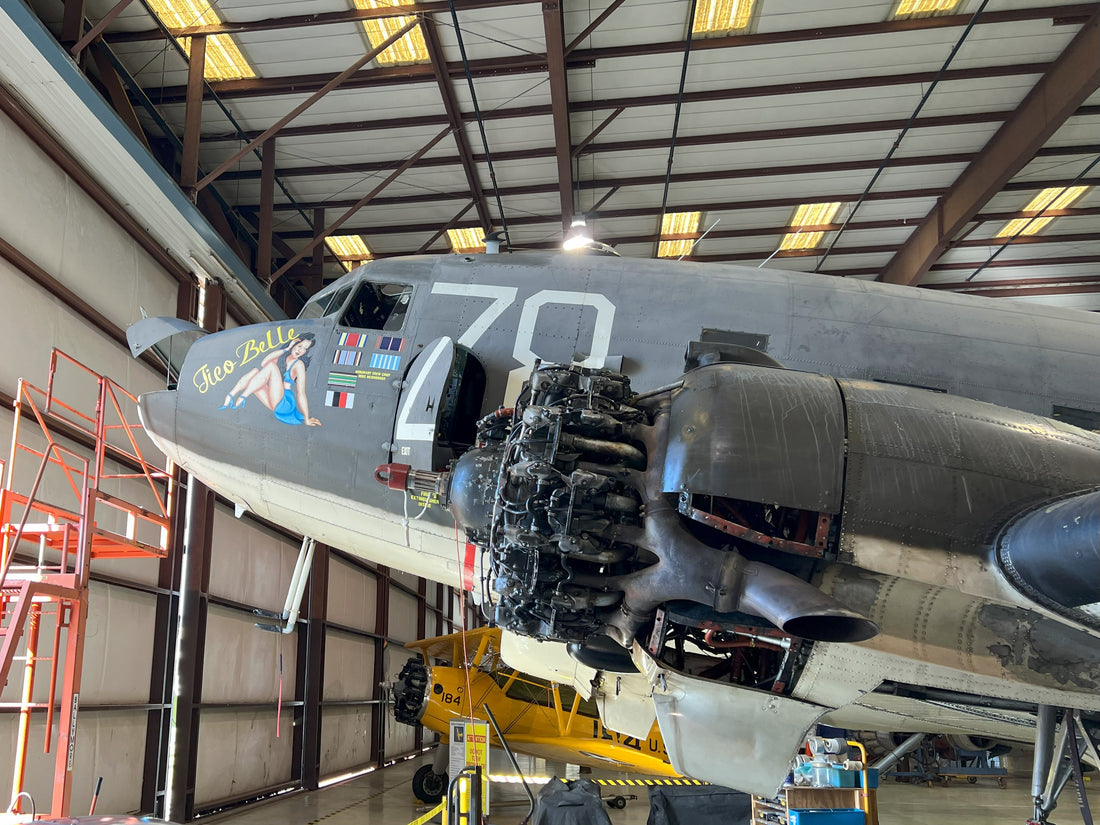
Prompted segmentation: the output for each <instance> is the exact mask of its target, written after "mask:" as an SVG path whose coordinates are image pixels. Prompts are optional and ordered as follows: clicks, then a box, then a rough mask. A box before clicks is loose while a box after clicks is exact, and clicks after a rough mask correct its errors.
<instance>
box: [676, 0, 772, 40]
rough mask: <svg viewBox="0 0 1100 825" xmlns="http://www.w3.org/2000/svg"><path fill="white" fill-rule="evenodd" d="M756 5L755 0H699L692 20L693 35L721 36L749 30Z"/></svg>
mask: <svg viewBox="0 0 1100 825" xmlns="http://www.w3.org/2000/svg"><path fill="white" fill-rule="evenodd" d="M755 5H756V3H755V0H699V2H698V4H697V5H696V6H695V18H694V19H693V20H692V21H691V36H692V37H720V36H722V35H726V34H730V33H731V32H734V33H744V32H747V31H748V30H749V25H750V24H751V23H752V12H753V8H754V6H755Z"/></svg>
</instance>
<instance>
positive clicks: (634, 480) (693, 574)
mask: <svg viewBox="0 0 1100 825" xmlns="http://www.w3.org/2000/svg"><path fill="white" fill-rule="evenodd" d="M696 372H697V373H702V374H704V375H710V374H711V372H710V369H709V368H704V369H702V370H698V371H696ZM717 374H718V375H721V374H722V371H717ZM821 380H823V381H828V379H821ZM834 387H835V385H834ZM678 389H679V390H680V391H681V392H680V396H682V395H683V390H684V387H683V386H681V387H679V388H678ZM704 391H705V392H709V389H707V388H705V389H704ZM834 393H835V389H834ZM674 395H675V394H674V393H673V392H671V391H665V392H660V393H655V394H652V395H650V396H644V397H634V396H633V395H632V393H631V391H630V384H629V379H628V378H626V377H625V376H623V375H620V374H617V373H612V372H607V371H602V370H588V369H583V368H578V367H559V366H552V367H543V368H540V369H536V371H535V372H534V373H533V375H532V379H531V382H530V384H529V386H528V387H527V388H526V389H525V391H524V393H523V394H522V395H521V398H520V401H519V402H518V403H517V406H516V408H515V410H508V411H502V412H500V413H498V414H496V415H494V416H490V417H488V418H486V419H485V420H483V421H482V422H481V426H480V432H479V446H478V448H477V449H474V450H471V451H470V452H469V453H467V454H466V455H465V456H463V457H462V458H461V459H459V461H458V462H457V464H456V465H455V467H454V469H453V471H452V473H451V478H450V485H449V488H448V491H447V493H448V498H449V500H450V502H451V509H452V511H453V512H454V513H455V514H456V515H457V517H458V518H459V521H460V523H461V524H462V525H463V526H464V527H465V528H466V529H467V532H468V535H469V537H470V538H471V539H472V540H473V541H474V542H475V543H477V544H479V545H481V546H483V547H486V548H488V550H489V553H490V558H491V567H490V569H491V573H490V577H489V578H490V582H489V584H490V589H491V590H492V592H493V594H495V611H494V619H495V621H496V623H497V624H498V625H500V626H501V627H502V628H504V629H507V630H511V631H513V632H516V633H520V634H523V635H528V636H534V637H537V638H540V639H552V640H556V641H564V642H575V643H583V646H584V647H589V648H593V649H594V650H596V651H598V652H599V653H598V654H597V656H596V657H595V658H598V659H599V660H600V661H601V662H605V661H606V659H605V657H603V655H602V654H603V653H604V652H606V648H607V642H608V640H613V641H614V642H616V643H618V645H620V646H621V648H620V649H622V648H628V647H629V646H630V645H631V644H632V642H633V639H634V638H635V636H636V635H637V634H638V632H639V631H640V630H642V628H643V627H646V626H647V625H649V624H651V623H652V622H653V621H654V620H655V618H656V617H657V612H658V608H659V607H661V606H662V605H668V604H670V603H671V604H676V603H679V602H685V603H694V604H696V605H698V606H701V607H702V608H703V610H702V613H701V614H698V615H697V620H696V622H695V626H696V629H697V630H699V635H700V638H699V639H698V641H699V642H700V643H702V642H703V635H705V632H709V634H710V635H709V636H707V638H708V639H709V640H710V642H713V643H717V641H722V643H724V644H729V640H728V639H722V640H716V637H715V636H714V632H716V631H721V630H722V629H723V628H727V629H728V626H729V625H730V623H731V622H732V624H733V625H735V626H748V627H749V628H750V629H753V630H759V629H760V628H761V627H762V626H763V627H765V628H772V629H775V628H778V631H779V635H782V636H792V635H793V636H799V637H802V638H808V639H816V640H828V641H859V640H862V639H866V638H869V637H870V636H872V635H874V633H875V632H877V628H876V626H875V625H874V623H872V622H871V621H869V620H868V619H866V618H865V617H863V616H861V615H859V614H858V613H856V612H854V611H852V610H849V609H847V608H846V607H844V606H843V605H841V604H839V603H838V602H836V601H835V600H834V599H832V598H831V597H830V596H827V595H826V594H824V593H822V592H821V591H820V590H818V589H817V588H815V587H813V586H812V585H811V584H809V583H808V582H807V581H806V580H805V578H803V577H802V576H806V577H808V576H809V575H812V573H813V571H814V566H815V562H816V560H817V559H820V558H821V557H823V556H824V555H825V553H826V547H825V545H826V544H827V541H828V530H827V528H828V526H829V524H830V521H829V516H828V515H827V514H822V513H820V512H810V511H808V510H805V509H801V508H797V507H790V506H775V505H772V504H769V503H767V502H764V501H749V500H743V501H738V502H733V503H731V502H730V501H729V500H728V499H726V498H725V497H722V496H718V495H716V492H718V491H717V490H716V489H708V488H707V487H706V486H704V489H703V491H702V493H700V494H699V495H696V493H695V492H693V491H692V490H690V489H689V485H688V484H687V483H685V484H683V485H682V486H681V487H679V488H674V489H673V490H668V489H667V483H668V478H687V477H688V476H690V473H687V475H686V476H685V467H684V466H683V456H682V455H681V456H680V457H679V458H677V459H676V462H678V466H677V468H676V470H675V471H674V472H670V469H669V467H668V466H666V457H667V454H668V452H669V448H668V445H669V443H670V441H674V442H676V443H678V444H682V442H683V439H682V438H681V436H682V435H684V433H681V432H680V429H683V430H684V431H685V432H687V433H689V434H690V432H691V431H692V430H693V429H694V428H696V427H703V426H706V425H707V424H708V422H706V421H702V420H695V419H698V417H699V415H700V410H699V409H698V405H695V407H693V408H692V411H691V412H690V413H689V415H688V416H687V417H686V418H685V416H683V415H681V416H679V417H677V416H676V415H674V414H672V413H673V412H674V407H675V402H674V401H673V398H674ZM728 412H729V413H734V412H735V411H733V410H730V411H728ZM692 416H694V418H692ZM709 424H710V426H711V428H712V430H715V431H717V429H718V428H717V425H716V423H715V422H709ZM678 428H679V429H678ZM841 443H842V442H841ZM708 450H709V451H710V453H711V454H709V455H707V456H705V457H704V460H703V461H702V462H701V463H707V464H708V465H713V464H715V463H716V458H717V457H716V456H715V455H714V454H713V446H712V447H711V448H708ZM683 452H684V450H682V449H681V450H680V453H683ZM687 452H688V453H690V452H691V451H690V450H688V451H687ZM700 469H701V468H700ZM745 469H746V468H745V467H742V468H741V472H744V471H745ZM750 469H751V468H750ZM666 476H667V477H668V478H666ZM751 482H752V479H751V478H749V479H748V480H747V482H746V483H745V484H741V485H739V486H744V487H750V486H751ZM735 486H738V485H735ZM837 492H838V493H839V491H837ZM723 508H725V510H723ZM726 510H732V511H734V512H726ZM823 519H824V520H823ZM823 525H824V527H825V531H824V533H823V532H822V526H823ZM730 531H732V532H730ZM741 546H744V547H746V548H748V549H749V551H750V552H749V554H748V555H746V554H745V553H742V552H740V551H739V550H738V547H741ZM777 550H778V551H781V552H779V553H777V552H776V551H777ZM753 551H759V552H758V553H755V555H756V556H758V557H757V558H754V557H752V556H753V555H754V552H753ZM785 553H790V554H792V558H793V564H792V565H789V566H791V567H792V570H791V571H788V570H784V569H782V568H781V567H779V566H776V565H775V564H774V563H769V562H772V561H774V560H775V557H776V556H783V555H784V554H785ZM764 559H766V561H765V560H764ZM689 612H690V611H689ZM676 614H677V615H682V614H684V611H676ZM761 618H762V619H763V620H764V621H761ZM605 637H607V638H605ZM599 639H602V640H603V641H597V640H599ZM581 656H582V661H583V660H584V659H583V649H582V651H581Z"/></svg>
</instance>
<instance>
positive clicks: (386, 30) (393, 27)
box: [352, 0, 431, 66]
mask: <svg viewBox="0 0 1100 825" xmlns="http://www.w3.org/2000/svg"><path fill="white" fill-rule="evenodd" d="M352 2H353V3H354V5H355V8H357V9H386V8H391V7H393V6H407V5H408V0H352ZM412 19H413V18H412V17H410V16H409V15H402V16H399V17H374V18H371V19H368V20H364V21H363V29H364V30H365V31H366V33H367V40H369V41H370V44H371V47H372V48H376V47H378V46H380V45H381V44H382V43H384V42H385V40H386V38H387V37H390V36H392V35H394V34H396V33H397V32H398V31H400V30H401V28H402V27H404V26H406V25H408V23H409V21H411V20H412ZM375 60H376V61H377V62H378V64H379V65H380V66H408V65H410V64H412V63H430V62H431V58H430V57H429V56H428V45H427V44H426V43H425V42H424V33H423V32H422V31H421V30H420V26H417V27H416V28H414V29H411V30H410V31H408V32H406V33H405V35H404V36H403V37H402V38H401V39H400V40H398V41H397V42H396V43H394V44H393V45H392V46H390V47H389V48H388V49H386V50H385V51H384V52H382V54H380V55H378V56H377V57H376V58H375Z"/></svg>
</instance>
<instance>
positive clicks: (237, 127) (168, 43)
mask: <svg viewBox="0 0 1100 825" xmlns="http://www.w3.org/2000/svg"><path fill="white" fill-rule="evenodd" d="M141 6H142V8H144V9H145V11H146V13H147V14H149V16H150V17H152V18H153V20H154V21H155V22H156V24H157V28H159V29H160V31H161V33H162V34H163V35H164V38H165V45H164V48H163V49H160V50H158V53H165V52H167V50H168V49H169V48H170V47H172V46H174V47H175V49H176V51H177V53H178V54H179V55H180V57H182V58H183V59H184V62H186V63H188V64H190V55H189V54H188V53H187V50H186V49H184V48H183V44H182V43H180V42H179V38H177V37H175V36H174V35H173V34H172V32H171V31H170V30H169V28H168V26H166V25H165V23H164V21H163V20H161V19H160V15H158V14H157V13H156V12H154V11H153V10H152V9H151V8H150V7H149V5H148V3H146V2H145V0H142V2H141ZM196 22H197V20H196ZM152 59H153V58H150V61H149V62H151V60H152ZM149 62H146V64H145V65H146V66H148V65H149ZM116 65H121V63H120V62H119V63H116ZM142 68H144V67H142ZM139 71H141V70H140V69H139ZM131 79H132V80H133V81H134V86H137V85H138V84H137V80H136V78H133V77H131ZM203 86H204V87H205V89H206V93H208V94H209V95H210V98H211V99H212V100H213V101H214V103H215V104H217V106H218V108H219V109H220V110H221V112H222V114H224V115H225V117H226V120H228V121H229V123H230V125H231V126H232V127H233V130H234V132H236V134H237V137H238V139H239V140H241V141H243V142H244V143H246V144H247V143H248V142H249V138H248V134H247V133H246V132H245V129H244V127H243V126H241V124H240V123H238V122H237V119H236V118H235V117H234V116H233V113H232V112H230V111H229V108H228V107H227V106H226V105H225V102H224V101H223V100H222V99H221V98H220V97H218V94H217V92H215V91H214V87H213V86H211V85H210V82H209V81H208V80H206V79H205V78H204V79H203ZM143 95H144V90H143ZM205 96H206V95H205V94H204V95H203V97H204V98H205ZM150 104H151V105H152V102H151V101H150ZM157 118H158V119H159V120H160V122H161V123H163V124H164V126H163V128H164V129H167V132H166V136H168V137H169V138H170V139H171V140H172V141H173V143H177V142H178V145H177V147H176V148H180V147H182V145H183V144H182V142H179V138H177V137H176V135H175V133H174V132H172V131H171V129H168V127H167V124H166V123H164V120H163V118H160V113H159V111H158V112H157ZM260 149H261V147H259V146H257V147H256V148H255V149H253V150H252V154H253V155H255V156H256V158H257V160H259V161H260V162H261V163H262V162H263V155H262V154H261V151H260ZM275 183H276V185H277V186H278V187H279V189H280V190H281V191H282V193H283V195H284V196H285V197H286V199H287V201H288V202H289V203H290V204H291V205H292V206H293V207H294V209H295V211H297V212H298V214H299V215H301V217H302V220H304V221H305V222H306V226H308V227H309V228H310V229H312V230H313V231H315V232H316V231H317V227H315V226H314V225H313V220H312V218H311V217H310V216H309V215H307V214H306V213H305V211H304V210H303V209H302V207H301V206H299V205H298V202H297V201H296V200H295V199H294V196H293V195H291V194H290V190H289V189H287V188H286V185H285V184H284V183H283V182H282V180H280V178H279V177H278V176H277V175H276V177H275ZM210 189H211V191H214V190H213V187H210ZM215 195H217V193H216V192H215ZM217 197H218V199H219V200H222V199H221V196H220V195H219V196H217ZM223 204H224V201H223ZM224 207H225V209H226V211H227V212H233V213H234V214H237V213H236V209H235V208H234V207H230V206H229V205H228V204H224ZM248 234H249V235H251V233H248ZM284 288H286V289H288V290H289V291H290V292H291V294H292V295H294V296H295V298H296V299H298V300H301V301H302V302H304V301H305V299H306V297H307V296H303V295H302V294H301V293H300V292H299V291H298V289H297V287H295V286H294V285H293V282H292V281H290V280H289V279H286V280H285V282H284Z"/></svg>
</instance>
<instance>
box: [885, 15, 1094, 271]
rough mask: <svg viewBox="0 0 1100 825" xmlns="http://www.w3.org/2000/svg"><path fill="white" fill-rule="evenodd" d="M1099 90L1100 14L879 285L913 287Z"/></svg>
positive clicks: (900, 252)
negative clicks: (973, 220) (1068, 119)
mask: <svg viewBox="0 0 1100 825" xmlns="http://www.w3.org/2000/svg"><path fill="white" fill-rule="evenodd" d="M1097 88H1100V10H1097V9H1094V10H1093V12H1092V16H1091V17H1090V18H1089V20H1088V22H1086V23H1085V25H1084V26H1082V28H1081V30H1080V31H1079V32H1078V33H1077V35H1076V37H1074V38H1073V40H1072V42H1071V43H1070V44H1069V46H1067V47H1066V49H1065V51H1064V52H1062V54H1061V55H1060V56H1059V57H1058V59H1057V60H1056V61H1054V63H1053V64H1052V65H1051V67H1050V69H1048V70H1047V72H1046V74H1044V75H1043V77H1042V78H1041V79H1040V80H1039V82H1038V83H1036V84H1035V86H1034V87H1033V88H1032V90H1031V91H1030V92H1029V93H1028V95H1027V97H1025V98H1024V100H1023V102H1021V103H1020V105H1019V107H1017V109H1016V111H1015V112H1014V113H1013V115H1012V116H1011V117H1010V118H1009V119H1008V120H1006V121H1005V122H1004V124H1003V125H1002V126H1001V128H1000V129H999V130H997V133H996V134H995V135H993V137H992V138H991V139H990V141H989V143H987V144H986V145H985V148H984V149H982V151H981V152H980V153H979V155H978V157H977V158H975V159H974V161H973V162H972V163H971V164H970V165H969V166H968V167H967V169H966V170H965V171H964V172H963V173H962V174H961V175H960V176H959V178H958V180H956V181H955V183H954V184H952V185H951V187H950V188H949V189H948V191H947V192H946V193H945V194H944V196H943V198H942V199H941V200H940V202H939V203H937V204H936V206H935V207H934V208H933V209H932V211H931V212H929V213H928V215H926V216H925V218H924V220H923V221H922V222H921V224H920V225H919V226H918V227H917V228H916V229H915V230H914V231H913V234H912V235H910V236H909V240H908V241H906V243H905V244H904V246H902V248H901V249H899V250H898V252H897V254H895V255H894V257H893V258H892V259H891V261H890V262H889V263H888V264H887V265H886V267H885V268H884V269H883V271H882V272H881V273H880V274H879V276H878V278H877V280H880V281H885V282H887V283H894V284H916V283H918V282H919V281H920V279H921V276H923V275H924V273H925V272H927V271H928V269H929V267H931V266H932V264H933V263H934V262H935V260H936V259H937V258H938V257H939V256H940V254H941V253H942V252H943V250H944V249H946V248H947V246H948V244H949V243H950V242H951V239H952V238H954V236H955V235H956V234H957V233H958V232H959V231H960V230H961V229H962V228H963V227H964V226H965V225H966V224H967V223H968V222H969V221H970V220H972V219H973V217H974V215H975V214H976V213H977V212H978V210H979V209H981V208H982V207H983V206H984V205H985V204H986V203H987V202H988V201H989V199H990V198H992V197H993V196H994V195H995V194H996V193H997V192H999V191H1000V190H1001V189H1002V187H1003V186H1004V184H1005V183H1007V182H1008V181H1009V180H1010V179H1011V178H1012V176H1013V175H1015V174H1016V173H1017V172H1018V171H1020V169H1022V168H1023V167H1024V166H1025V165H1026V164H1027V163H1028V162H1029V161H1030V160H1031V159H1032V158H1033V157H1035V156H1036V155H1037V154H1038V152H1039V149H1040V147H1041V146H1042V145H1043V144H1044V143H1046V141H1047V140H1048V139H1050V137H1051V136H1052V135H1053V134H1054V133H1055V132H1056V131H1058V129H1059V128H1060V127H1061V126H1062V124H1063V123H1065V121H1066V119H1067V118H1069V116H1070V115H1072V114H1073V112H1074V111H1076V109H1077V107H1078V106H1080V105H1081V104H1082V103H1083V102H1084V101H1085V100H1086V99H1087V98H1088V97H1089V95H1091V94H1092V93H1093V92H1095V91H1096V89H1097Z"/></svg>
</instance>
